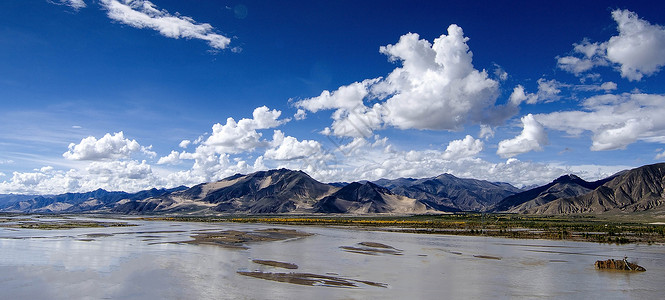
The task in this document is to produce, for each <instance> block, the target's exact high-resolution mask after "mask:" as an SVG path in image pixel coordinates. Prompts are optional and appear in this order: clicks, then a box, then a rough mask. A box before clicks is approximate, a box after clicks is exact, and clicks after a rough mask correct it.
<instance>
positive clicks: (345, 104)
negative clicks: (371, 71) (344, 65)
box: [296, 78, 380, 112]
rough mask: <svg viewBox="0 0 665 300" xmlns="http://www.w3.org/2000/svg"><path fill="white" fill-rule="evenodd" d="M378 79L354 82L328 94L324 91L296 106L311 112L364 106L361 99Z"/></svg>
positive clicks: (299, 102)
mask: <svg viewBox="0 0 665 300" xmlns="http://www.w3.org/2000/svg"><path fill="white" fill-rule="evenodd" d="M379 80H380V78H375V79H366V80H363V81H362V82H354V83H352V84H349V85H345V86H341V87H340V88H338V89H337V90H335V91H333V92H330V91H328V90H324V91H323V92H321V95H319V96H316V97H313V98H308V99H304V100H301V101H298V102H297V103H296V105H297V106H298V107H300V108H304V109H306V110H308V111H311V112H317V111H319V110H325V109H344V110H347V111H348V110H353V109H355V108H357V107H361V106H364V104H363V99H365V97H367V96H368V95H369V86H371V85H372V84H375V83H377V82H378V81H379Z"/></svg>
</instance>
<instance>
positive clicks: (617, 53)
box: [557, 9, 665, 81]
mask: <svg viewBox="0 0 665 300" xmlns="http://www.w3.org/2000/svg"><path fill="white" fill-rule="evenodd" d="M612 18H613V19H614V21H616V22H617V30H618V31H619V35H615V36H612V37H611V38H610V39H609V40H608V41H605V42H602V43H598V42H595V43H591V42H589V41H588V40H586V39H585V40H583V41H582V42H581V43H579V44H573V45H574V48H573V54H574V55H571V56H564V57H559V58H558V59H557V63H558V66H559V68H560V69H562V70H565V71H568V72H571V73H573V74H575V75H577V76H581V75H582V74H583V73H585V72H587V71H589V70H591V69H592V68H594V67H596V66H608V65H612V66H617V67H618V69H619V70H620V72H621V76H622V77H624V78H627V79H628V80H630V81H639V80H641V79H642V77H644V76H650V75H653V74H655V73H656V72H658V71H660V69H661V68H662V67H663V66H665V51H663V49H665V27H663V26H660V25H657V24H651V23H649V22H648V21H646V20H643V19H640V18H639V17H638V15H637V14H636V13H634V12H631V11H628V10H620V9H617V10H614V11H612Z"/></svg>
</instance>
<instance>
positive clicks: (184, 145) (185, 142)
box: [178, 140, 192, 148]
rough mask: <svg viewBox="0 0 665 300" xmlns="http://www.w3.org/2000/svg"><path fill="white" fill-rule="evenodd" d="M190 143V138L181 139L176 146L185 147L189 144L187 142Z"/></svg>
mask: <svg viewBox="0 0 665 300" xmlns="http://www.w3.org/2000/svg"><path fill="white" fill-rule="evenodd" d="M191 143H192V141H190V140H182V141H181V142H180V144H178V147H180V148H187V146H189V144H191Z"/></svg>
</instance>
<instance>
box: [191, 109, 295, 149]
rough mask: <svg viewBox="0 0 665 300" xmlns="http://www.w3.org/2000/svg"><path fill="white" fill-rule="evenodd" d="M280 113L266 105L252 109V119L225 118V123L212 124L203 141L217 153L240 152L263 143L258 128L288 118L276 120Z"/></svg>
mask: <svg viewBox="0 0 665 300" xmlns="http://www.w3.org/2000/svg"><path fill="white" fill-rule="evenodd" d="M281 114H282V112H281V111H278V110H270V109H269V108H268V107H266V106H261V107H257V108H256V109H254V112H253V114H252V116H253V118H252V119H247V118H243V119H241V120H240V121H238V122H236V121H235V120H234V119H233V118H228V119H226V124H224V125H222V124H220V123H217V124H215V125H213V126H212V134H211V135H210V136H209V137H208V139H207V140H206V141H205V142H204V144H205V145H206V146H212V147H214V148H215V151H216V152H218V153H240V152H244V151H248V150H253V149H255V148H257V147H259V146H263V145H265V141H262V140H261V136H262V134H261V133H260V132H257V131H256V130H258V129H268V128H273V127H277V126H279V125H281V124H283V123H285V122H288V121H289V119H283V120H278V119H279V116H280V115H281Z"/></svg>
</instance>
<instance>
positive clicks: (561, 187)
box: [490, 174, 612, 213]
mask: <svg viewBox="0 0 665 300" xmlns="http://www.w3.org/2000/svg"><path fill="white" fill-rule="evenodd" d="M611 179H612V177H610V178H606V179H603V180H599V181H595V182H587V181H585V180H583V179H582V178H579V177H577V176H575V175H572V174H569V175H564V176H561V177H559V178H557V179H556V180H554V181H553V182H551V183H549V184H546V185H544V186H540V187H536V188H533V189H530V190H527V191H524V192H521V193H517V194H515V195H511V196H508V197H506V198H505V199H503V200H501V202H499V203H497V204H496V205H495V206H494V207H492V208H491V209H490V210H491V211H494V212H510V213H523V212H527V211H529V210H530V209H532V208H535V207H538V206H541V205H544V204H547V203H549V202H551V201H554V200H556V199H560V198H569V197H576V196H581V195H584V194H586V193H589V192H591V191H593V190H594V189H596V188H598V187H599V186H601V185H603V184H604V183H606V182H607V181H609V180H611Z"/></svg>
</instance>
